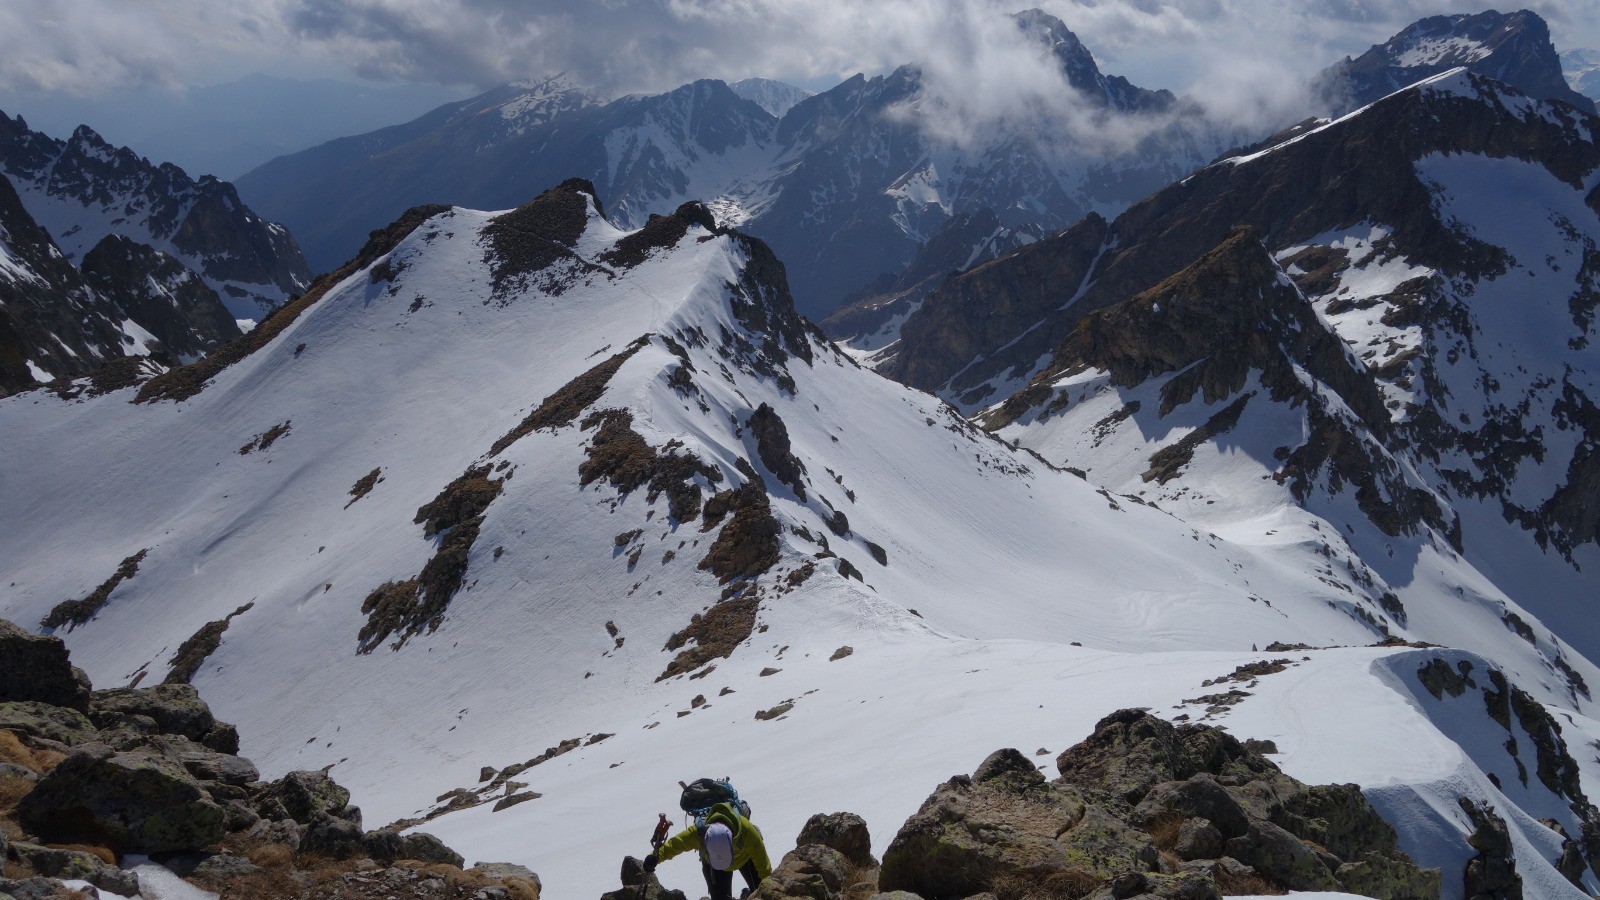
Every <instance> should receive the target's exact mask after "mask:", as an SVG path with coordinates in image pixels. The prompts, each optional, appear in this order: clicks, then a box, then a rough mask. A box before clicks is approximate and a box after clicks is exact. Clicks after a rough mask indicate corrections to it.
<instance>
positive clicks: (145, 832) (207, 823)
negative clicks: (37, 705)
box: [17, 744, 224, 853]
mask: <svg viewBox="0 0 1600 900" xmlns="http://www.w3.org/2000/svg"><path fill="white" fill-rule="evenodd" d="M17 818H18V819H19V820H20V821H21V822H22V824H23V826H24V827H26V828H28V829H30V830H31V831H33V832H34V833H35V834H38V835H39V836H40V837H41V838H43V839H45V840H46V841H50V842H52V843H88V844H98V845H104V846H109V847H111V848H112V849H113V850H115V851H117V852H118V853H165V852H176V851H185V850H199V849H202V848H204V847H206V846H208V845H210V844H213V843H215V842H216V841H217V840H219V839H221V837H222V835H223V819H224V813H223V810H222V807H221V806H219V805H218V804H217V803H215V802H214V801H213V800H212V799H211V798H210V797H209V796H208V795H207V794H206V792H205V789H204V788H203V787H202V786H201V784H200V782H198V781H197V780H196V779H195V778H194V776H192V775H190V774H189V773H188V772H187V771H185V770H184V769H183V767H182V766H180V765H178V764H177V763H175V762H173V761H171V760H168V759H163V758H162V757H159V756H155V755H153V754H148V753H117V752H116V751H114V750H112V749H111V748H110V747H107V746H105V745H103V744H87V745H84V746H82V747H78V748H76V749H75V750H74V751H73V752H72V753H71V754H70V755H68V756H67V758H66V759H64V760H62V761H61V763H60V764H59V765H57V766H56V767H55V768H54V769H53V770H51V772H50V773H49V774H48V775H46V776H45V777H44V778H42V779H40V781H39V784H38V785H37V786H36V787H35V788H34V789H33V790H32V791H30V792H29V793H28V794H27V795H26V796H24V797H23V798H22V800H21V801H20V802H19V803H18V804H17Z"/></svg>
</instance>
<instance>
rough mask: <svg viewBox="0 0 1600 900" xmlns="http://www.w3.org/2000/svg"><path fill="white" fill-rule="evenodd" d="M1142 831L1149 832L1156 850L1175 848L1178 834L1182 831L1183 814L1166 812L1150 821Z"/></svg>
mask: <svg viewBox="0 0 1600 900" xmlns="http://www.w3.org/2000/svg"><path fill="white" fill-rule="evenodd" d="M1144 830H1145V831H1147V832H1149V834H1150V839H1151V841H1152V842H1154V843H1155V845H1156V849H1157V850H1162V851H1166V850H1171V849H1172V848H1173V847H1175V846H1177V843H1178V832H1180V831H1182V830H1183V813H1180V812H1174V811H1172V810H1166V811H1165V812H1162V813H1161V814H1159V815H1157V816H1156V817H1155V818H1153V819H1151V820H1150V824H1148V825H1146V826H1145V829H1144Z"/></svg>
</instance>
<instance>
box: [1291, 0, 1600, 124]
mask: <svg viewBox="0 0 1600 900" xmlns="http://www.w3.org/2000/svg"><path fill="white" fill-rule="evenodd" d="M1456 66H1466V67H1467V68H1468V69H1470V70H1472V71H1473V72H1476V73H1477V74H1479V75H1484V76H1487V77H1489V78H1493V79H1495V80H1496V81H1503V82H1505V83H1506V84H1509V85H1512V86H1513V87H1515V88H1517V89H1518V90H1521V91H1522V92H1523V93H1525V94H1527V95H1528V96H1530V97H1536V98H1538V99H1540V100H1560V101H1562V102H1564V103H1570V104H1572V105H1573V106H1576V107H1578V108H1579V109H1583V110H1587V111H1589V112H1594V111H1595V105H1594V101H1593V100H1591V99H1589V98H1588V97H1585V96H1584V95H1583V94H1580V93H1578V92H1577V91H1576V90H1574V89H1573V88H1572V87H1571V86H1570V85H1569V84H1568V83H1567V80H1566V78H1565V77H1564V76H1563V74H1562V69H1561V58H1560V57H1559V56H1558V55H1557V54H1556V51H1555V47H1554V46H1553V45H1552V44H1551V42H1550V26H1549V25H1548V24H1546V23H1545V21H1544V19H1543V18H1541V17H1540V16H1539V14H1538V13H1536V12H1533V11H1531V10H1526V9H1522V10H1517V11H1516V12H1513V13H1500V12H1496V11H1494V10H1486V11H1484V12H1481V13H1477V14H1473V15H1468V14H1457V15H1449V16H1429V17H1428V18H1425V19H1421V20H1419V21H1417V22H1414V23H1412V24H1411V25H1408V26H1406V27H1405V29H1404V30H1402V31H1401V32H1400V33H1399V34H1397V35H1395V36H1394V37H1392V38H1390V39H1389V40H1387V41H1385V42H1384V43H1382V44H1375V45H1373V47H1372V49H1370V50H1368V51H1367V52H1365V53H1363V54H1361V55H1360V56H1358V57H1356V58H1354V59H1351V58H1349V57H1345V59H1344V60H1343V61H1342V62H1340V63H1338V64H1336V65H1334V66H1332V67H1330V68H1329V69H1327V70H1326V71H1324V72H1323V73H1322V74H1321V75H1320V76H1318V78H1317V79H1316V81H1315V82H1314V84H1313V88H1314V90H1315V91H1316V92H1317V93H1319V94H1320V95H1321V96H1322V98H1323V101H1324V102H1325V103H1326V104H1327V105H1328V107H1329V111H1330V112H1331V113H1333V114H1335V115H1338V114H1342V113H1345V112H1348V111H1350V110H1352V109H1355V108H1356V107H1358V106H1365V105H1366V104H1368V103H1371V102H1373V101H1374V100H1378V99H1381V98H1382V97H1385V96H1387V95H1389V94H1392V93H1394V92H1395V91H1398V90H1400V89H1401V88H1403V87H1405V86H1406V85H1408V84H1415V83H1416V82H1418V81H1421V80H1422V79H1424V78H1427V77H1429V76H1432V75H1438V74H1440V73H1441V72H1446V71H1448V70H1450V69H1453V68H1455V67H1456Z"/></svg>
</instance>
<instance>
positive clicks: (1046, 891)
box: [989, 870, 1101, 900]
mask: <svg viewBox="0 0 1600 900" xmlns="http://www.w3.org/2000/svg"><path fill="white" fill-rule="evenodd" d="M1100 882H1101V879H1099V878H1097V877H1095V876H1094V875H1091V874H1089V873H1088V872H1079V871H1076V870H1066V871H1054V872H1045V873H1021V872H1019V873H1016V874H1011V875H1003V876H1001V877H999V878H996V879H995V880H994V882H993V883H992V884H991V885H990V886H989V887H990V890H991V891H993V893H994V895H995V896H996V897H998V898H999V900H1079V898H1082V897H1087V896H1089V894H1091V893H1093V892H1094V890H1095V888H1098V887H1099V886H1100Z"/></svg>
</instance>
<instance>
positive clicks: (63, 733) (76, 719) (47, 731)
mask: <svg viewBox="0 0 1600 900" xmlns="http://www.w3.org/2000/svg"><path fill="white" fill-rule="evenodd" d="M0 728H5V729H9V730H11V731H15V732H18V733H20V734H24V735H29V736H31V737H39V738H44V739H46V740H51V741H56V742H57V743H61V744H66V745H67V746H76V745H78V744H87V743H89V742H90V741H94V740H97V739H98V738H99V735H98V733H97V732H96V731H95V727H94V723H93V722H91V721H89V718H88V717H87V716H85V715H84V714H83V713H81V712H78V711H77V710H75V709H70V708H68V707H64V706H52V705H51V704H49V703H40V702H38V701H35V700H13V701H9V702H4V703H0Z"/></svg>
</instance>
